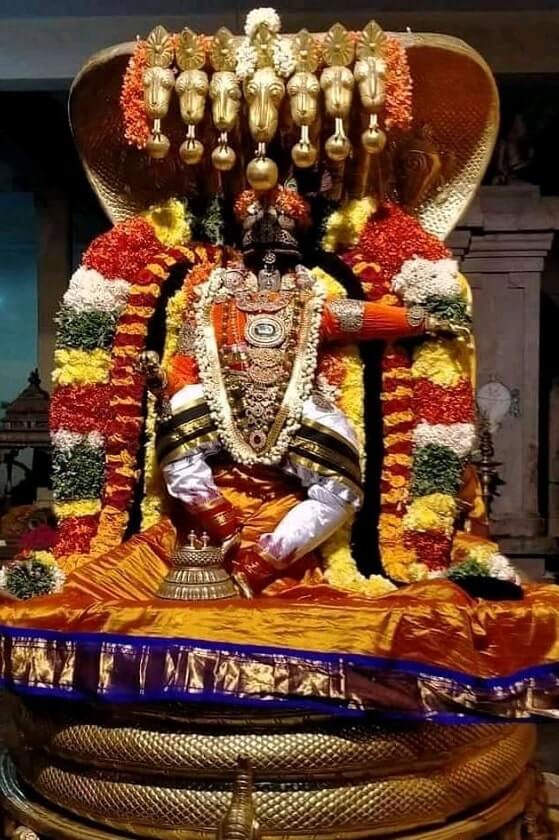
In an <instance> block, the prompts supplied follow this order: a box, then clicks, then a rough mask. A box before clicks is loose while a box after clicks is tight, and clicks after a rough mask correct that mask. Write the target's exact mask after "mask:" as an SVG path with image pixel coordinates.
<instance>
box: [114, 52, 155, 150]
mask: <svg viewBox="0 0 559 840" xmlns="http://www.w3.org/2000/svg"><path fill="white" fill-rule="evenodd" d="M147 64H148V45H147V42H146V41H141V40H138V41H137V43H136V47H135V49H134V52H133V54H132V57H131V59H130V61H129V62H128V67H127V68H126V72H125V74H124V82H123V85H122V90H121V93H120V107H121V111H122V119H123V122H124V137H125V139H126V142H127V143H128V144H129V145H130V146H136V148H137V149H145V147H146V144H147V142H148V139H149V131H150V130H149V120H148V116H147V113H146V108H145V105H144V83H143V77H144V72H145V70H146V68H147Z"/></svg>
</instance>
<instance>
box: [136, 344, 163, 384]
mask: <svg viewBox="0 0 559 840" xmlns="http://www.w3.org/2000/svg"><path fill="white" fill-rule="evenodd" d="M135 367H136V370H137V371H138V373H142V374H143V375H144V376H145V377H146V382H147V386H148V388H149V390H150V391H151V392H152V393H153V394H158V393H160V392H161V391H162V390H163V388H164V387H165V385H166V378H165V374H164V373H163V370H162V369H161V365H160V363H159V354H158V353H156V352H155V351H154V350H144V351H143V352H142V353H140V355H139V356H138V358H137V360H136V364H135Z"/></svg>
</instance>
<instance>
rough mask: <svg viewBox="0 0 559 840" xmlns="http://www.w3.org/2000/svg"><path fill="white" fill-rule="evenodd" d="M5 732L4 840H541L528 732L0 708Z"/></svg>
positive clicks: (0, 778) (283, 716) (300, 718)
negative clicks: (6, 715) (7, 724)
mask: <svg viewBox="0 0 559 840" xmlns="http://www.w3.org/2000/svg"><path fill="white" fill-rule="evenodd" d="M65 705H66V704H65ZM11 721H12V724H13V727H12V729H13V734H12V738H11V739H10V753H9V755H8V754H7V753H6V754H5V755H4V756H3V758H2V764H1V770H0V789H1V795H2V801H3V807H4V809H5V814H6V815H7V816H6V820H5V831H6V833H5V835H4V836H5V837H8V838H9V837H13V838H21V840H23V838H29V840H32V838H35V837H39V838H41V840H42V838H58V840H126V838H128V840H130V838H136V840H137V839H138V838H158V840H194V838H196V840H210V838H214V837H221V838H225V837H233V835H234V836H235V838H239V840H242V838H252V837H256V836H258V834H259V835H260V836H261V837H264V838H274V837H277V838H280V837H281V838H284V840H285V839H286V838H295V837H297V838H299V840H301V838H309V840H310V838H311V837H312V838H320V840H322V839H323V840H326V839H327V838H328V840H334V838H336V840H357V838H366V837H367V838H368V837H383V838H391V837H394V838H401V840H404V838H405V840H420V838H422V840H428V839H429V840H435V838H436V840H443V839H444V840H451V838H454V840H456V839H457V838H460V840H468V838H478V837H480V838H481V837H487V838H489V837H491V838H501V840H508V838H513V837H514V838H516V837H521V836H522V837H524V836H530V837H532V836H533V837H539V838H544V837H550V838H551V837H552V836H553V835H552V834H551V833H546V832H547V828H546V822H545V805H544V804H542V801H541V800H542V791H541V782H540V779H539V778H538V776H537V773H536V771H535V770H534V768H533V767H532V766H531V764H530V760H531V757H532V753H533V749H534V743H535V732H534V728H533V727H532V726H527V725H506V726H503V725H495V724H475V725H470V726H464V727H461V726H454V727H453V726H449V727H445V726H441V725H436V724H430V723H421V724H407V725H394V726H386V725H383V726H379V725H375V724H374V723H371V722H363V721H362V720H359V722H352V721H351V719H349V720H348V719H347V718H346V719H340V718H334V717H330V716H325V715H320V716H319V715H307V714H304V713H294V712H284V713H280V714H276V713H274V712H267V711H260V710H259V711H253V710H247V709H244V710H241V711H238V710H232V709H231V708H225V707H219V706H216V707H215V708H214V709H212V710H209V711H207V710H206V709H205V710H203V711H202V710H201V709H199V708H198V707H197V706H193V705H190V706H186V705H184V704H182V705H179V704H177V705H169V706H165V707H162V706H157V707H155V706H154V707H149V706H136V707H126V708H124V707H111V708H108V707H100V706H97V707H90V706H86V705H85V704H83V705H82V704H80V705H77V706H74V707H73V709H72V711H71V713H70V714H68V712H67V709H64V710H63V712H62V713H61V711H60V704H59V706H58V708H57V707H56V705H54V704H52V705H51V704H49V703H47V704H45V703H44V702H40V703H37V702H32V701H25V703H22V702H21V701H14V703H13V704H12V715H11ZM239 757H244V766H245V769H244V770H243V769H238V767H239ZM249 765H250V767H251V772H250V773H248V774H247V771H246V767H248V766H249ZM236 776H237V781H236V784H235V777H236ZM232 791H233V796H232ZM524 825H525V826H526V831H533V832H535V833H526V835H525V834H524V833H522V832H523V831H524V829H523V826H524ZM23 827H25V829H26V830H27V831H28V834H25V833H24V830H23ZM530 827H531V828H530ZM538 832H539V833H538Z"/></svg>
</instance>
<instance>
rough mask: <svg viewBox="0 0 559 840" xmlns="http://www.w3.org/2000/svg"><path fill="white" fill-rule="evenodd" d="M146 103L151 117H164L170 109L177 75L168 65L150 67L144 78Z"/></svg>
mask: <svg viewBox="0 0 559 840" xmlns="http://www.w3.org/2000/svg"><path fill="white" fill-rule="evenodd" d="M142 81H143V85H144V103H145V106H146V111H147V114H148V116H149V117H151V118H152V119H154V120H155V119H162V118H163V117H164V116H165V115H166V113H167V111H168V110H169V102H170V101H171V92H172V90H173V88H174V86H175V76H174V74H173V71H172V70H170V69H169V68H168V67H148V68H147V70H146V71H145V73H144V75H143V78H142Z"/></svg>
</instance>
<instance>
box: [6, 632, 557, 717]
mask: <svg viewBox="0 0 559 840" xmlns="http://www.w3.org/2000/svg"><path fill="white" fill-rule="evenodd" d="M2 636H4V637H7V638H10V639H14V638H18V637H19V638H26V639H37V640H38V639H44V640H47V641H55V642H64V643H67V642H70V643H78V644H79V643H80V642H82V643H85V644H94V645H102V644H114V645H118V646H122V647H132V648H136V649H137V648H141V647H149V648H152V649H155V650H157V649H162V648H164V649H166V648H177V647H179V648H180V647H186V648H202V649H205V650H208V651H215V652H217V651H224V652H228V653H235V654H237V655H243V654H248V655H256V656H258V655H268V656H283V657H285V658H286V659H290V658H293V659H300V660H305V661H307V662H313V661H314V662H324V663H328V664H333V665H339V664H341V663H343V664H344V665H347V666H360V667H364V668H370V669H375V670H383V671H395V672H399V673H404V674H411V675H414V676H423V677H442V678H445V679H448V680H452V681H454V682H457V683H460V684H461V685H465V686H468V687H472V688H477V689H478V690H482V691H483V690H485V691H491V690H492V689H498V688H512V687H513V686H514V684H515V683H522V682H525V681H526V680H530V679H545V678H546V677H547V678H550V677H559V661H558V662H553V663H549V664H545V665H534V666H532V667H529V668H524V669H522V670H520V671H516V672H515V673H513V674H509V675H508V676H504V677H490V678H488V677H478V676H475V675H474V674H468V673H467V672H466V671H454V670H451V669H447V668H441V667H440V666H437V665H429V664H426V663H422V662H415V661H412V660H406V659H388V658H383V657H376V656H367V655H365V654H353V653H342V652H340V653H324V652H320V651H312V650H305V649H300V648H276V647H270V646H267V645H239V644H233V643H230V642H219V643H218V642H210V641H206V640H204V639H190V638H185V637H181V638H172V637H171V638H170V637H166V636H126V635H121V634H116V633H64V632H62V631H59V630H47V629H44V630H38V629H37V630H35V629H28V628H18V627H7V626H0V638H1V637H2ZM53 690H54V689H53ZM75 692H76V690H75V689H72V694H75ZM61 693H62V696H67V695H66V693H65V692H64V691H63V690H61ZM87 696H89V695H87ZM136 696H137V695H136ZM182 696H184V692H183V693H182ZM322 705H323V706H324V704H322ZM330 708H331V706H330Z"/></svg>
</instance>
